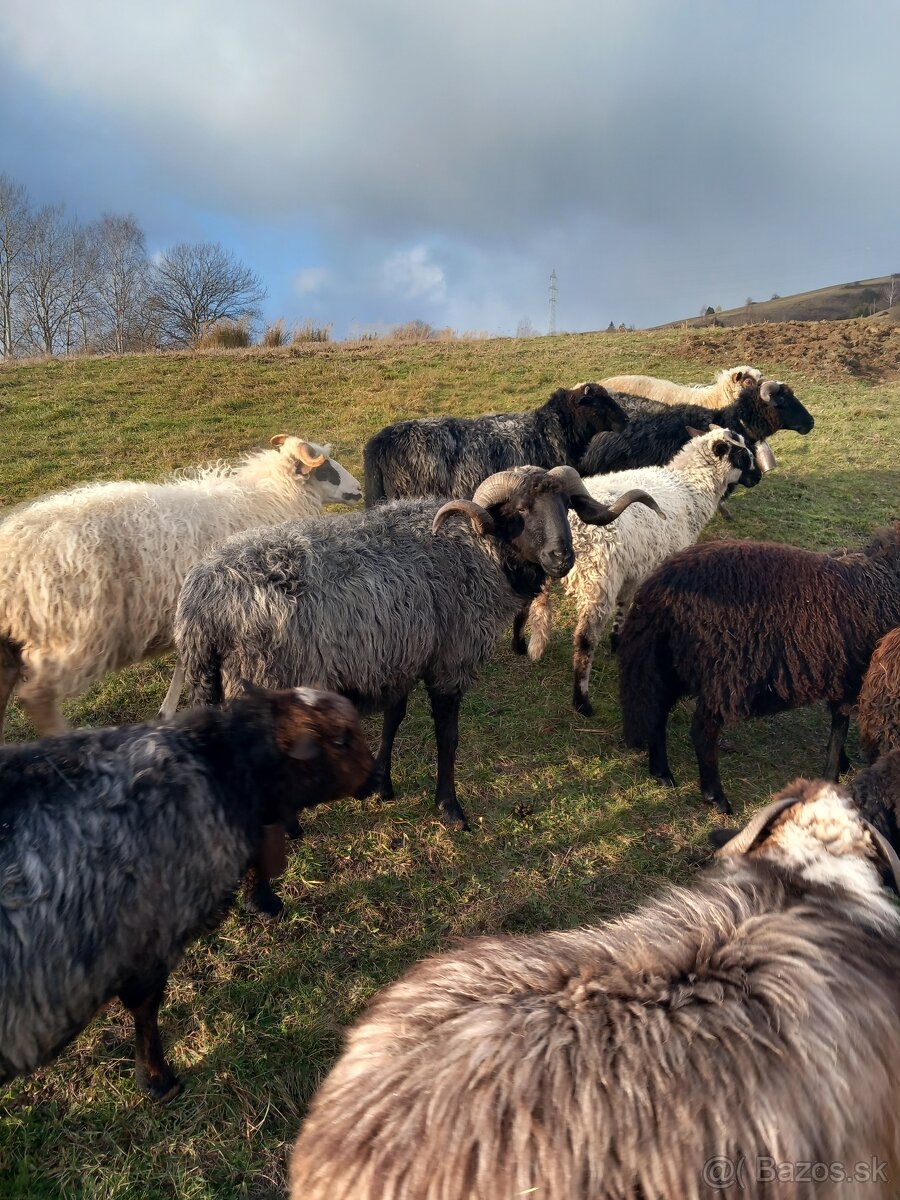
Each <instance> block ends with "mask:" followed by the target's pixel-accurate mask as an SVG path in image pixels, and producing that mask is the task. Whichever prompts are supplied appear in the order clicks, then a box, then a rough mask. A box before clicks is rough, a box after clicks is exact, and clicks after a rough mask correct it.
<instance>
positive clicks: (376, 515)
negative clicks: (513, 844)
mask: <svg viewBox="0 0 900 1200" xmlns="http://www.w3.org/2000/svg"><path fill="white" fill-rule="evenodd" d="M634 501H640V502H642V503H644V504H648V505H650V506H651V507H652V508H654V509H657V507H658V506H657V505H656V502H655V501H654V500H653V499H652V498H651V497H649V496H647V495H646V493H643V492H629V493H628V494H627V495H625V496H622V497H620V498H619V499H618V501H617V502H616V503H615V504H613V505H611V506H610V507H607V506H606V505H604V504H599V503H598V502H597V501H596V500H594V499H593V498H592V497H591V496H590V495H589V494H588V493H587V492H586V491H585V489H584V485H583V484H582V481H581V479H580V478H579V476H578V474H577V472H576V471H574V470H573V469H572V468H571V467H556V468H554V469H553V470H552V471H544V470H541V469H540V468H538V467H518V468H515V469H514V470H512V471H501V472H500V473H499V474H497V475H492V476H491V477H490V478H489V479H487V480H485V481H484V483H482V484H481V486H480V487H479V488H478V489H477V490H476V492H475V496H474V498H473V499H472V500H451V501H441V500H398V501H393V502H392V503H389V504H384V505H378V506H377V507H376V508H374V509H371V510H368V511H366V512H362V513H357V514H353V515H351V516H347V517H343V518H341V519H340V520H335V519H333V518H332V519H328V520H319V521H295V522H289V523H286V524H284V525H280V526H276V527H275V528H274V529H258V530H254V531H252V532H250V533H247V534H243V535H241V536H239V537H236V538H232V539H231V540H230V541H229V542H227V543H226V544H225V545H224V546H222V547H220V548H219V549H218V550H217V551H216V552H214V553H213V554H211V555H209V556H208V557H207V558H206V559H204V561H203V562H201V563H198V564H197V566H196V567H194V568H193V570H192V571H190V572H189V574H188V576H187V579H186V580H185V584H184V589H183V590H182V593H181V597H180V599H179V601H178V612H177V615H176V620H175V640H176V645H177V648H178V654H179V658H180V661H181V662H182V663H183V664H184V668H185V674H186V678H187V683H188V687H189V689H190V690H191V692H192V695H193V698H194V700H195V701H199V702H201V703H217V702H219V701H220V700H221V699H222V698H223V697H227V696H229V695H233V694H234V693H235V691H236V690H237V689H238V687H239V686H240V681H241V680H242V679H250V680H252V681H253V682H255V683H264V684H267V685H269V686H284V685H286V684H288V683H290V684H301V683H315V684H316V685H318V686H322V687H328V688H331V689H333V690H334V691H336V692H341V693H343V694H344V695H347V696H349V697H350V698H351V699H352V700H354V701H355V702H356V703H358V704H360V705H361V706H363V707H364V708H382V709H383V710H384V727H383V733H382V738H381V745H380V747H379V750H378V755H377V759H376V764H375V771H374V774H373V780H372V788H373V790H377V792H378V793H379V795H380V796H382V798H385V799H389V798H390V797H391V796H393V794H394V793H393V784H392V782H391V750H392V747H393V742H394V737H395V735H396V732H397V729H398V727H399V725H400V722H401V721H402V720H403V717H404V715H405V713H406V704H407V697H408V694H409V692H410V691H411V690H412V689H413V688H414V687H415V685H416V684H417V682H418V681H419V680H423V681H424V683H425V685H426V687H427V689H428V694H429V697H430V699H431V708H432V714H433V716H434V728H435V737H436V740H437V748H438V779H437V790H436V796H435V799H436V803H437V806H438V810H439V812H440V813H441V815H442V816H443V817H444V818H445V819H446V820H447V821H449V822H451V823H455V822H459V823H462V824H465V822H466V818H465V814H464V812H463V810H462V808H461V807H460V805H459V803H458V801H457V798H456V787H455V784H454V765H455V760H456V748H457V742H458V736H459V735H458V718H459V706H460V701H461V699H462V695H463V693H464V692H465V691H466V690H467V689H468V688H469V687H471V685H472V683H473V682H474V681H475V679H476V677H477V674H478V671H479V669H480V667H481V665H482V663H483V662H484V661H485V659H487V657H488V656H489V655H490V653H491V651H492V650H493V648H494V645H495V643H496V641H497V638H498V637H499V635H500V634H501V632H502V631H503V629H504V628H505V627H506V626H507V625H508V624H509V622H510V620H511V619H512V618H513V616H514V615H515V614H516V613H517V612H518V611H519V610H520V609H521V608H522V607H523V606H524V605H526V604H527V603H528V602H529V601H531V600H532V599H533V598H534V597H535V596H536V595H537V593H538V592H539V591H540V589H541V586H542V585H543V583H544V580H545V579H546V578H547V577H548V576H550V577H553V578H557V577H559V576H561V575H564V574H565V573H566V571H568V570H569V569H570V568H571V566H572V562H573V554H572V535H571V530H570V527H569V521H568V515H567V513H568V509H569V507H570V506H571V507H572V508H573V509H574V510H575V512H577V513H578V514H579V515H580V516H581V518H582V520H584V521H587V522H589V523H590V522H595V523H597V524H605V523H607V522H609V521H612V520H614V519H615V518H616V517H617V516H618V515H619V514H620V513H621V512H622V511H624V509H625V508H626V507H627V506H628V505H629V504H631V503H633V502H634ZM276 681H279V682H278V683H276Z"/></svg>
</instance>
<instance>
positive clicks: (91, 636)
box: [0, 433, 360, 735]
mask: <svg viewBox="0 0 900 1200" xmlns="http://www.w3.org/2000/svg"><path fill="white" fill-rule="evenodd" d="M272 447H273V448H272V449H269V450H262V451H259V452H257V453H255V454H248V455H247V456H246V457H245V459H244V460H243V462H242V463H241V464H240V465H238V466H236V467H231V466H222V465H217V466H213V467H209V468H206V469H204V470H199V471H197V472H196V473H195V474H193V475H191V476H189V477H186V478H178V479H171V480H168V481H166V482H164V483H136V482H131V481H122V482H118V483H92V484H87V485H85V486H83V487H77V488H74V489H73V490H72V491H68V492H61V493H59V494H58V495H53V496H46V497H44V498H43V499H40V500H36V501H34V502H33V503H30V504H26V505H23V506H22V507H21V508H18V509H16V510H14V511H13V512H12V513H10V514H9V515H8V516H7V517H6V518H5V519H4V520H3V521H2V523H0V664H2V665H0V735H2V729H3V717H4V714H5V711H6V706H7V703H8V701H9V698H10V695H11V694H12V692H13V690H14V689H15V687H16V685H17V684H18V685H19V687H18V698H19V700H20V702H21V704H22V706H23V708H24V709H25V711H26V713H27V714H28V716H29V717H30V718H31V721H32V722H33V724H34V725H35V726H36V728H37V730H38V732H39V733H41V734H47V733H58V732H60V731H61V730H63V729H65V728H66V722H65V721H64V719H63V716H62V713H61V712H60V708H59V705H60V702H61V701H62V700H64V699H65V698H66V697H68V696H72V695H74V694H76V693H77V692H81V691H83V690H84V689H85V688H87V687H89V686H90V684H92V683H94V682H96V681H97V680H98V679H100V678H102V677H103V675H105V674H106V672H107V671H115V670H118V669H119V668H120V667H124V666H128V665H129V664H130V663H135V662H140V661H141V660H142V659H144V658H148V657H151V656H153V655H157V654H163V653H165V652H167V651H169V650H171V648H172V644H173V642H172V625H173V621H174V618H175V605H176V603H177V601H178V593H179V592H180V591H181V584H182V582H183V581H184V577H185V575H186V574H187V571H188V569H189V568H190V567H191V566H193V564H194V563H195V562H197V560H198V559H200V558H202V557H203V555H204V554H205V553H206V551H207V550H209V549H210V548H211V547H212V546H215V545H216V544H217V543H219V542H221V541H224V540H225V538H227V537H229V536H230V535H231V534H234V533H237V532H239V531H240V530H243V529H250V528H253V527H254V526H257V525H274V524H275V523H276V522H279V521H285V520H287V519H288V518H289V517H303V516H310V517H311V516H316V515H318V514H319V513H321V512H322V505H323V504H328V503H333V502H348V501H353V500H358V499H359V498H360V487H359V483H358V482H357V481H356V480H355V479H354V478H353V476H352V475H351V474H350V473H349V472H348V471H346V470H345V469H344V468H343V467H342V466H341V465H340V464H339V463H337V462H335V461H333V460H332V459H331V458H329V457H328V455H329V452H330V447H329V446H324V447H322V446H317V445H315V444H313V443H310V442H304V441H303V440H301V439H300V438H298V437H292V436H290V435H288V434H283V433H282V434H278V435H277V436H276V437H273V438H272ZM181 682H182V675H181V671H180V668H179V669H178V670H176V673H175V678H174V679H173V681H172V686H171V687H170V689H169V694H168V695H167V697H166V700H165V703H164V705H163V710H162V711H163V712H164V714H166V715H170V714H171V713H172V712H174V711H175V708H176V707H177V703H178V694H179V692H180V691H181Z"/></svg>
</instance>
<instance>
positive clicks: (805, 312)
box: [658, 275, 900, 329]
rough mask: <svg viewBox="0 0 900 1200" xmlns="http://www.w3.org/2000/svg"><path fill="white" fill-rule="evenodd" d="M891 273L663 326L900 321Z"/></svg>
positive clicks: (897, 286)
mask: <svg viewBox="0 0 900 1200" xmlns="http://www.w3.org/2000/svg"><path fill="white" fill-rule="evenodd" d="M890 298H891V276H890V275H879V276H878V277H876V278H875V279H859V280H857V281H856V282H855V283H839V284H835V285H833V286H832V287H825V288H816V289H815V290H814V291H811V292H797V293H796V294H795V295H793V296H777V297H776V296H773V297H772V299H771V300H764V301H759V300H756V301H754V303H752V304H750V305H746V304H743V305H741V307H740V308H729V309H726V310H724V311H723V312H717V313H715V315H712V314H707V315H706V316H702V317H687V318H683V319H682V320H680V321H669V322H668V323H667V324H665V325H660V326H658V328H659V329H674V328H676V327H684V326H688V327H689V328H693V329H703V328H706V327H707V326H709V325H716V324H719V325H725V326H729V325H751V324H752V325H760V324H763V323H765V322H767V321H768V322H777V321H845V320H848V319H850V318H853V317H870V316H872V315H873V314H883V318H882V319H886V320H889V321H893V322H894V323H897V322H898V321H900V278H898V277H897V276H894V290H893V307H892V308H890V310H889V311H888V309H889V301H890Z"/></svg>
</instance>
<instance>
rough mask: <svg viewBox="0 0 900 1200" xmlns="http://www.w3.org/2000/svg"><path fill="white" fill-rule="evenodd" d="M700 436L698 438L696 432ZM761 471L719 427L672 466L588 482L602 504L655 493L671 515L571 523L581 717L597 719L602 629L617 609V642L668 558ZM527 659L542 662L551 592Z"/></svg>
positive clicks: (576, 695) (538, 609)
mask: <svg viewBox="0 0 900 1200" xmlns="http://www.w3.org/2000/svg"><path fill="white" fill-rule="evenodd" d="M692 432H696V431H692ZM759 477H760V476H759V471H758V470H757V469H756V468H755V467H754V464H753V458H752V456H751V454H750V451H749V450H748V449H747V446H746V443H745V442H744V439H743V438H742V437H741V436H740V434H737V433H734V432H732V431H731V430H727V429H721V428H719V427H718V426H713V428H712V429H710V430H709V432H707V433H704V434H702V435H701V436H698V437H693V438H692V439H691V441H689V442H688V443H687V444H686V445H685V446H684V447H683V448H682V449H681V450H679V452H678V453H677V454H676V455H675V457H674V458H673V459H672V461H671V462H670V463H668V465H667V466H665V467H639V468H636V469H635V470H632V471H613V472H611V473H610V474H609V475H594V476H591V477H590V478H587V479H585V481H584V483H585V487H586V488H587V490H588V492H589V493H590V494H591V495H592V496H593V497H594V499H595V500H600V501H606V500H607V497H609V496H617V495H618V494H619V493H620V492H622V491H624V490H627V489H629V488H637V487H639V488H642V489H643V490H645V491H647V492H649V493H650V495H651V496H653V498H654V500H656V502H657V504H659V506H660V508H661V509H662V511H663V512H664V513H665V515H666V520H665V521H659V520H657V518H656V517H655V516H654V517H653V520H652V521H650V520H647V519H646V518H645V515H644V513H643V512H641V511H638V508H637V507H636V506H632V507H631V508H630V509H628V510H627V511H626V512H624V513H622V515H621V516H620V517H619V520H618V522H617V523H616V524H615V525H609V526H605V527H603V528H601V527H599V526H598V527H596V528H595V527H593V526H587V525H585V524H583V522H582V521H580V520H579V519H578V517H577V516H574V515H573V517H572V521H571V525H572V543H573V546H574V548H575V566H574V567H573V568H572V570H571V571H570V572H569V574H568V575H566V576H565V578H564V579H563V581H562V584H563V587H564V588H565V589H566V592H567V593H568V594H569V595H570V596H573V597H574V598H575V600H576V602H577V604H578V624H577V626H576V629H575V636H574V657H573V666H574V672H575V680H574V686H573V699H572V702H573V704H574V706H575V708H576V709H577V711H578V712H580V713H583V714H584V715H586V716H589V715H590V714H591V711H592V709H591V704H590V701H589V699H588V681H589V679H590V674H591V664H592V663H593V661H594V652H595V650H596V647H597V642H598V640H599V638H600V635H601V633H602V632H603V628H604V626H605V625H606V623H607V621H608V620H609V618H610V617H611V616H612V615H613V611H614V610H615V613H616V619H615V624H614V626H613V632H612V641H613V645H614V646H615V641H616V638H617V636H618V629H619V625H620V623H621V620H622V618H623V617H624V613H625V609H626V607H627V606H628V604H630V603H631V598H632V596H633V595H634V593H635V592H636V591H637V589H638V587H639V586H640V584H641V583H643V581H644V580H645V579H646V578H647V576H648V575H649V574H650V573H651V571H653V570H654V569H655V568H656V567H657V566H659V564H660V563H661V562H662V561H663V559H665V558H668V556H669V555H670V554H674V553H675V551H676V550H682V549H683V548H684V547H685V546H690V545H691V544H692V543H693V542H695V541H696V540H697V538H698V537H699V535H700V533H701V531H702V530H703V527H704V526H705V525H706V524H707V522H708V521H710V520H711V519H712V517H713V516H714V515H715V512H716V508H717V507H718V505H719V503H720V501H721V500H722V499H723V497H724V496H725V495H726V494H727V492H728V491H729V490H730V489H731V488H732V487H734V486H736V484H737V483H743V484H744V485H745V486H750V487H752V486H753V485H754V484H755V483H756V482H758V480H759ZM530 620H531V639H530V642H529V646H528V654H529V657H530V658H531V659H532V660H536V659H538V658H540V657H541V655H542V654H543V653H544V650H545V649H546V647H547V642H548V640H549V636H550V628H551V625H552V615H551V609H550V592H549V585H545V587H544V590H543V591H542V592H541V594H540V595H539V596H538V598H537V599H536V600H535V601H533V603H532V606H531V614H530Z"/></svg>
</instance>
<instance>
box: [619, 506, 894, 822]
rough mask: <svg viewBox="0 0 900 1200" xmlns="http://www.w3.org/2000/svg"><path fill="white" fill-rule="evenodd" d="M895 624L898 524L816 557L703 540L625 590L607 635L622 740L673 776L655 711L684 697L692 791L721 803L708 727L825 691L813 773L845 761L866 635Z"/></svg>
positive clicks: (657, 771)
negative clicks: (627, 600) (617, 637)
mask: <svg viewBox="0 0 900 1200" xmlns="http://www.w3.org/2000/svg"><path fill="white" fill-rule="evenodd" d="M898 624H900V520H895V521H894V522H893V523H892V524H891V525H890V526H888V527H887V528H885V529H882V530H878V531H877V532H876V533H875V535H874V536H873V539H872V541H871V542H870V543H869V545H868V546H866V547H864V548H862V549H860V550H856V551H852V552H845V553H839V554H816V553H814V552H813V551H811V550H801V549H799V548H798V547H796V546H784V545H779V544H777V543H775V542H749V541H748V542H706V543H700V544H699V545H696V546H689V547H688V548H687V549H686V550H681V551H679V553H678V554H674V555H673V556H672V557H671V558H669V559H668V560H667V561H666V562H664V563H663V564H662V565H661V566H660V567H658V568H657V570H656V571H655V572H654V573H653V574H652V575H651V576H650V577H649V578H648V579H646V580H645V581H644V583H643V584H642V585H641V587H640V588H639V589H638V592H637V594H636V596H635V597H634V600H633V602H632V605H631V609H630V611H629V613H628V616H627V618H626V620H625V624H624V627H623V629H622V636H621V641H620V643H619V651H618V653H619V668H620V674H619V696H620V702H621V706H622V717H623V722H624V731H625V740H626V742H627V743H628V744H629V745H630V746H635V747H638V748H645V749H647V750H648V752H649V768H650V772H651V774H652V775H654V776H655V777H656V778H657V779H660V780H662V781H663V782H666V783H670V784H671V783H673V782H674V781H673V779H672V773H671V770H670V768H669V760H668V753H667V749H666V725H667V722H668V717H669V713H670V711H671V709H672V707H673V705H674V704H675V703H676V701H677V700H678V699H679V698H680V697H682V696H696V697H697V704H696V708H695V710H694V717H693V722H692V725H691V739H692V741H693V744H694V750H695V752H696V755H697V763H698V766H699V769H700V788H701V791H702V793H703V797H704V799H706V800H708V801H709V802H710V803H713V804H716V805H717V807H719V808H720V809H722V810H723V811H728V801H727V799H726V797H725V793H724V791H723V788H722V781H721V778H720V775H719V751H718V741H719V734H720V732H721V730H722V728H723V727H724V726H725V725H731V724H734V723H735V722H737V721H740V720H743V719H744V718H746V717H760V716H768V715H770V714H772V713H778V712H784V711H785V710H786V709H790V708H799V707H801V706H802V705H805V704H813V703H815V702H817V701H822V700H825V701H827V702H828V704H829V707H830V709H831V737H830V739H829V744H828V753H827V758H826V763H825V769H824V771H823V772H822V773H823V775H824V776H825V777H826V778H829V779H837V777H838V774H839V772H840V771H842V770H846V769H847V766H848V763H847V759H846V755H845V754H844V742H845V739H846V734H847V727H848V724H849V720H850V716H849V714H850V710H851V708H852V707H853V705H854V704H855V703H856V699H857V696H858V695H859V689H860V685H861V683H862V679H863V675H864V674H865V672H866V668H867V667H868V665H869V660H870V659H871V657H872V652H873V651H874V649H875V647H876V645H877V644H878V641H879V639H880V638H882V637H883V636H884V635H885V633H887V632H888V631H889V630H890V629H893V628H894V626H896V625H898Z"/></svg>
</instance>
